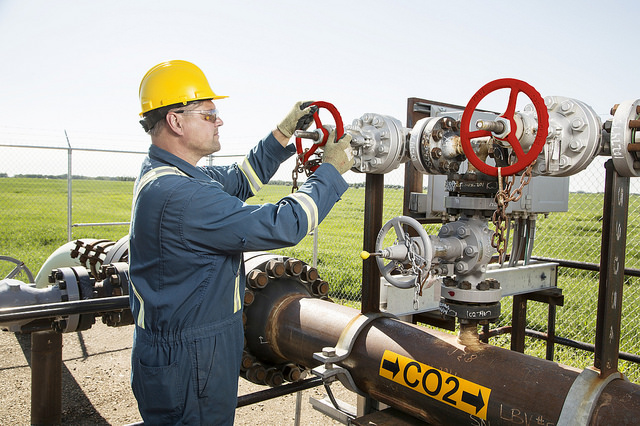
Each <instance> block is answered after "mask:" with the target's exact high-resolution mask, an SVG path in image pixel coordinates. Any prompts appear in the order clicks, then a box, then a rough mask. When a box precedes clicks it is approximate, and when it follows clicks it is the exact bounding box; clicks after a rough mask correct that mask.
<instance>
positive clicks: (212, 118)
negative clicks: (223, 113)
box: [172, 108, 220, 123]
mask: <svg viewBox="0 0 640 426" xmlns="http://www.w3.org/2000/svg"><path fill="white" fill-rule="evenodd" d="M172 112H175V113H176V114H200V115H202V117H203V118H204V119H205V120H206V121H209V122H211V123H215V122H216V121H217V120H218V118H220V113H219V112H218V109H217V108H214V109H193V110H187V109H181V110H178V111H172Z"/></svg>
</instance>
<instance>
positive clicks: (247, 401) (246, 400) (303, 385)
mask: <svg viewBox="0 0 640 426" xmlns="http://www.w3.org/2000/svg"><path fill="white" fill-rule="evenodd" d="M321 384H322V379H321V378H319V377H313V378H310V379H307V380H302V381H299V382H294V383H289V384H287V385H282V386H277V387H274V388H269V389H265V390H263V391H258V392H254V393H250V394H247V395H242V396H239V397H238V405H237V406H236V408H240V407H244V406H246V405H251V404H256V403H258V402H262V401H266V400H268V399H273V398H278V397H280V396H283V395H289V394H290V393H294V392H299V391H303V390H306V389H311V388H315V387H316V386H320V385H321Z"/></svg>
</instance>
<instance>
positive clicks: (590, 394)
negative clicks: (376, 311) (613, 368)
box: [556, 368, 627, 426]
mask: <svg viewBox="0 0 640 426" xmlns="http://www.w3.org/2000/svg"><path fill="white" fill-rule="evenodd" d="M616 379H621V380H627V378H626V377H625V376H624V375H623V374H622V373H620V372H615V373H612V374H610V375H608V376H607V377H605V378H604V379H603V378H601V377H600V374H599V373H598V371H596V370H595V369H592V368H585V369H584V370H582V373H580V375H579V376H578V377H576V380H575V381H574V382H573V384H572V385H571V389H569V392H568V393H567V396H566V397H565V400H564V405H563V406H562V411H561V412H560V418H559V419H558V423H556V425H557V426H578V425H587V424H589V420H590V418H591V414H592V413H593V407H594V405H595V403H596V402H597V401H598V398H599V397H600V394H601V393H602V390H603V389H604V388H605V387H606V386H607V385H608V384H609V383H610V382H612V381H613V380H616Z"/></svg>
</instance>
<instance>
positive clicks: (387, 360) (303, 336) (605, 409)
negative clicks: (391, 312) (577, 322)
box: [265, 294, 640, 424]
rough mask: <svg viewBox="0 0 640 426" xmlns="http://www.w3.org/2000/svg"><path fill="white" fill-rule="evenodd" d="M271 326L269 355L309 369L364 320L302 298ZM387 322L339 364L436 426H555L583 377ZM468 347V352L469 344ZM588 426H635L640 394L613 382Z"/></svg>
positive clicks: (378, 323) (286, 300)
mask: <svg viewBox="0 0 640 426" xmlns="http://www.w3.org/2000/svg"><path fill="white" fill-rule="evenodd" d="M273 302H274V304H273V306H272V308H271V310H270V315H269V317H268V320H267V321H268V325H267V327H266V333H267V334H266V336H265V341H266V342H269V343H268V344H269V346H270V348H271V351H272V353H277V354H278V355H279V356H281V357H283V358H286V359H288V360H289V361H291V362H293V363H296V364H299V365H303V366H306V367H309V368H312V367H316V366H318V364H319V362H318V361H316V360H315V359H314V356H313V354H314V353H316V352H322V350H323V348H325V347H335V346H336V344H337V343H338V340H339V339H340V336H341V334H342V333H343V330H345V329H348V328H349V325H350V324H352V323H353V322H354V320H355V319H356V318H357V317H358V316H359V315H360V313H359V312H358V311H357V310H355V309H352V308H349V307H346V306H340V305H336V304H333V303H331V302H329V301H326V300H321V299H317V298H309V297H304V295H302V294H293V295H291V296H286V297H280V298H279V299H278V300H274V301H273ZM473 334H474V333H473V332H470V331H469V330H465V333H464V336H462V338H461V339H459V338H458V337H457V336H453V335H449V334H446V333H442V332H439V331H435V330H429V329H426V328H423V327H418V326H415V325H412V324H408V323H405V322H401V321H398V320H396V319H392V318H379V319H376V320H374V321H371V322H370V323H369V324H367V325H366V326H365V327H364V328H363V329H362V330H361V331H360V333H359V334H358V335H357V336H356V337H355V339H354V343H353V347H352V350H351V353H350V354H349V356H348V357H347V358H346V359H344V360H342V361H340V362H339V367H343V368H345V369H347V370H348V372H349V373H350V375H351V377H352V379H353V382H354V383H355V385H356V386H357V388H358V389H359V390H360V391H361V392H362V393H364V394H367V395H369V396H371V397H373V398H375V399H376V400H378V401H380V402H383V403H385V404H388V405H390V406H392V407H395V408H397V409H399V410H402V411H404V412H406V413H408V414H411V415H413V416H415V417H417V418H419V419H422V420H424V421H427V422H429V423H432V424H485V423H483V421H484V422H486V424H489V423H491V424H501V423H521V424H556V423H557V421H558V419H559V418H560V415H561V413H562V411H563V406H564V405H565V397H566V396H567V394H568V393H569V391H570V390H571V388H572V385H573V383H574V381H575V380H576V378H577V377H578V375H579V374H580V370H577V369H575V368H571V367H566V366H562V365H559V364H557V363H554V362H550V361H547V360H543V359H539V358H535V357H531V356H527V355H523V354H519V353H516V352H512V351H509V350H506V349H501V348H498V347H495V346H491V345H487V344H482V343H479V342H477V340H476V339H475V338H473ZM470 341H471V342H473V344H469V342H470ZM590 408H592V411H590V413H591V412H592V413H593V415H592V417H591V424H640V387H639V386H638V385H635V384H632V383H630V382H627V381H624V380H613V381H611V382H610V383H609V384H607V385H606V387H604V390H603V391H602V393H601V394H600V396H599V398H597V400H596V402H595V403H594V404H593V406H592V407H590Z"/></svg>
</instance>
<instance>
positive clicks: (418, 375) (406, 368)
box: [380, 350, 491, 420]
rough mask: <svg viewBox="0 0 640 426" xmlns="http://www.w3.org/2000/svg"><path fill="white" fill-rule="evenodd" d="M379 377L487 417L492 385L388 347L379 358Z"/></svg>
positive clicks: (484, 417) (483, 417)
mask: <svg viewBox="0 0 640 426" xmlns="http://www.w3.org/2000/svg"><path fill="white" fill-rule="evenodd" d="M380 377H384V378H386V379H389V380H392V381H394V382H396V383H399V384H401V385H402V386H406V387H408V388H409V389H413V390H414V391H416V392H420V393H421V394H423V395H427V396H429V397H431V398H433V399H435V400H438V401H440V402H443V403H445V404H448V405H450V406H452V407H455V408H457V409H458V410H462V411H464V412H465V413H469V414H472V415H474V416H476V417H479V418H481V419H484V420H486V419H487V407H488V406H489V395H490V394H491V389H489V388H486V387H484V386H480V385H478V384H476V383H473V382H470V381H468V380H465V379H462V378H460V377H457V376H454V375H452V374H449V373H445V372H444V371H442V370H438V369H437V368H433V367H431V366H429V365H427V364H423V363H421V362H418V361H414V360H412V359H411V358H407V357H406V356H402V355H398V354H396V353H394V352H391V351H389V350H387V351H384V355H383V356H382V360H381V361H380Z"/></svg>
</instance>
